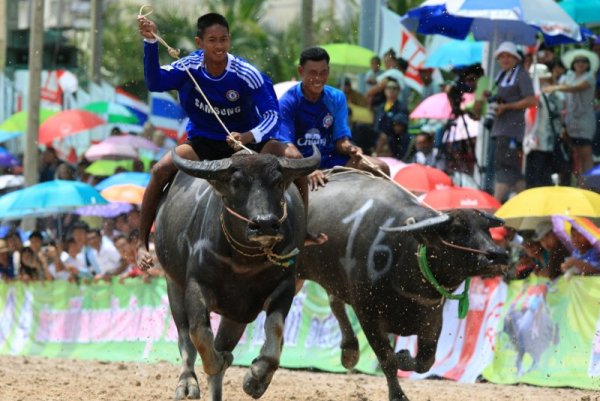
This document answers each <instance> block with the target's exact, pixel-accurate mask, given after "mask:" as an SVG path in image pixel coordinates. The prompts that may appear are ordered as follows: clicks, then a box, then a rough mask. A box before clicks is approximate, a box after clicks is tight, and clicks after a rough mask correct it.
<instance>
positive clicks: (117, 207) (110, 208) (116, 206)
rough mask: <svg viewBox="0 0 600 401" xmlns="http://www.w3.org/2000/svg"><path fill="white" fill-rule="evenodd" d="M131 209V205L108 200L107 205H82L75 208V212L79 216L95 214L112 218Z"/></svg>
mask: <svg viewBox="0 0 600 401" xmlns="http://www.w3.org/2000/svg"><path fill="white" fill-rule="evenodd" d="M132 209H133V205H132V204H130V203H123V202H110V203H109V204H107V205H93V206H82V207H79V208H77V209H75V213H76V214H79V215H81V216H96V217H106V218H112V217H117V216H119V215H121V214H123V213H128V212H130V211H131V210H132Z"/></svg>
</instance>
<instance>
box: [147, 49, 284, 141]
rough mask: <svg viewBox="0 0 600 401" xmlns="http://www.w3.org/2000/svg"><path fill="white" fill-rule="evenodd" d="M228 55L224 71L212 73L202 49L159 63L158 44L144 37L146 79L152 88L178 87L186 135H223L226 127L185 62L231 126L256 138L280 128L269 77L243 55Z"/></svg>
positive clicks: (224, 137) (175, 88) (173, 88)
mask: <svg viewBox="0 0 600 401" xmlns="http://www.w3.org/2000/svg"><path fill="white" fill-rule="evenodd" d="M228 58H229V61H228V63H227V67H226V68H225V71H224V72H223V74H221V75H220V76H218V77H213V76H211V75H209V74H208V72H207V71H206V69H205V66H204V53H203V51H202V50H197V51H195V52H193V53H191V54H189V55H188V56H186V57H183V58H181V59H179V60H177V61H175V62H173V63H171V64H169V65H165V66H162V67H161V66H160V63H159V59H158V44H157V43H149V42H144V79H145V81H146V85H147V86H148V89H149V90H150V91H152V92H164V91H168V90H177V91H178V92H179V102H180V103H181V107H182V108H183V109H184V110H185V112H186V113H187V115H188V117H189V119H190V122H189V124H188V126H187V132H188V137H189V138H194V137H205V138H209V139H216V140H223V141H224V140H225V139H226V137H227V133H226V131H225V130H224V129H223V127H222V126H221V124H220V123H219V121H218V120H217V119H216V118H215V116H214V115H213V114H212V111H211V110H210V107H209V106H208V104H207V103H206V101H205V100H204V98H203V97H202V94H200V93H199V92H198V91H197V90H196V87H195V85H194V82H193V81H192V79H191V78H190V77H189V75H188V73H187V72H186V67H187V69H188V71H189V72H190V73H191V74H192V76H193V77H194V79H195V80H196V81H197V82H198V85H199V86H200V88H201V89H202V91H203V92H204V94H205V95H206V97H207V98H208V100H209V101H210V104H211V105H212V106H213V108H214V110H215V112H216V113H217V114H218V115H219V117H220V118H221V120H222V121H223V123H224V124H225V126H226V127H227V129H229V131H235V132H240V133H242V132H246V131H250V132H252V134H253V135H254V139H255V141H256V142H261V141H264V140H265V139H268V138H270V137H272V136H274V135H275V133H277V132H278V129H279V105H278V102H277V97H276V96H275V91H274V90H273V84H272V82H271V80H270V79H269V78H268V77H267V76H265V75H264V74H262V73H261V72H260V71H258V70H257V69H256V68H255V67H254V66H252V65H251V64H250V63H248V62H247V61H246V60H244V59H242V58H240V57H236V56H233V55H231V54H228Z"/></svg>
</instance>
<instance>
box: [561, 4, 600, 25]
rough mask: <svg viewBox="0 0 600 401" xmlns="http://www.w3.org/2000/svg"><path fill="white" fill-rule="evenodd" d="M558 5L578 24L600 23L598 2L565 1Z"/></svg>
mask: <svg viewBox="0 0 600 401" xmlns="http://www.w3.org/2000/svg"><path fill="white" fill-rule="evenodd" d="M558 5H559V6H561V7H562V8H563V10H565V11H566V12H567V14H569V15H570V16H571V18H573V19H574V20H575V22H577V23H578V24H588V23H590V22H592V23H593V22H600V7H598V0H563V1H561V2H559V3H558Z"/></svg>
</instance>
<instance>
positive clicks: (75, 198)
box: [0, 180, 108, 218]
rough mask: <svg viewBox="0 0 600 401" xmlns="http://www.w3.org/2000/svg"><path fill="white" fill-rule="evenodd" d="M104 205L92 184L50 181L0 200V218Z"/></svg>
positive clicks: (9, 194) (104, 202) (12, 193)
mask: <svg viewBox="0 0 600 401" xmlns="http://www.w3.org/2000/svg"><path fill="white" fill-rule="evenodd" d="M106 203H108V201H107V200H106V199H104V198H103V197H102V196H101V195H100V193H99V192H98V191H97V190H96V189H95V188H94V187H92V186H91V185H88V184H84V183H83V182H79V181H65V180H53V181H46V182H43V183H41V184H36V185H33V186H31V187H27V188H23V189H19V190H17V191H14V192H10V193H8V194H6V195H3V196H2V197H0V217H2V218H5V217H15V216H18V215H19V214H25V215H32V214H34V213H35V214H36V215H45V214H55V213H59V212H63V211H68V210H71V209H75V208H77V207H79V206H85V205H102V204H106Z"/></svg>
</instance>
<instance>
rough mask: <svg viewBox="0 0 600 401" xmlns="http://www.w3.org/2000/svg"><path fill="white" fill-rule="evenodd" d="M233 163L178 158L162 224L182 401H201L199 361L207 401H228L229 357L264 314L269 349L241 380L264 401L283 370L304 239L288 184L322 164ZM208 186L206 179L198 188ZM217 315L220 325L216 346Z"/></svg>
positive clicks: (159, 233) (248, 158)
mask: <svg viewBox="0 0 600 401" xmlns="http://www.w3.org/2000/svg"><path fill="white" fill-rule="evenodd" d="M320 158H321V156H320V154H319V152H318V151H317V150H316V148H315V149H314V154H313V156H311V157H310V158H305V159H297V160H290V159H285V158H276V157H275V156H272V155H266V154H265V155H256V154H253V155H250V154H235V155H234V156H232V157H231V158H229V159H223V160H215V161H191V160H185V159H182V158H180V157H179V156H177V155H176V154H175V152H173V159H174V162H175V164H176V166H177V167H178V168H179V170H180V171H179V172H178V173H177V175H176V176H175V179H174V181H173V182H172V184H171V186H170V188H169V190H168V193H167V194H166V196H164V197H163V200H162V203H161V206H160V209H159V212H158V215H157V220H156V232H155V242H156V249H157V257H158V260H159V261H160V263H161V265H162V266H163V268H164V270H165V273H166V279H167V293H168V296H169V304H170V308H171V313H172V315H173V319H174V321H175V325H176V326H177V332H178V345H179V352H180V354H181V359H182V365H183V366H182V371H181V374H180V376H179V382H178V384H177V388H176V392H175V398H176V399H183V398H186V397H188V398H200V389H199V387H198V379H197V377H196V374H195V372H194V362H195V360H196V355H197V353H196V352H198V353H200V357H201V359H202V367H203V368H204V371H205V372H206V374H207V375H208V389H209V399H211V400H212V401H220V400H221V399H222V384H223V375H224V373H225V370H226V369H227V368H228V367H229V366H230V365H231V363H232V360H233V356H232V354H231V351H232V350H233V349H234V347H235V346H236V344H237V343H238V341H239V339H240V337H241V336H242V334H243V332H244V328H245V327H246V324H247V323H249V322H251V321H253V320H254V319H255V318H256V316H257V315H258V314H259V313H260V312H261V311H262V310H263V309H264V310H266V314H267V317H266V322H265V337H266V339H265V343H264V345H263V347H262V349H261V351H260V355H259V356H258V357H257V358H256V359H255V360H254V362H253V363H252V365H251V367H250V369H249V372H248V373H247V375H246V377H245V378H244V391H245V392H246V393H248V394H249V395H250V396H252V397H254V398H259V397H260V396H262V394H263V393H264V392H265V391H266V389H267V387H268V385H269V383H270V381H271V378H272V377H273V374H274V373H275V370H276V369H277V368H278V367H279V358H280V354H281V347H282V334H283V324H284V320H285V317H286V315H287V313H288V311H289V309H290V306H291V303H292V299H293V297H294V287H295V274H296V273H295V263H294V262H295V259H296V254H297V253H298V251H299V250H300V249H301V248H302V246H303V242H304V238H305V235H306V234H305V233H306V216H305V213H304V207H303V205H302V200H301V197H300V195H299V193H298V191H297V189H296V187H295V186H294V185H291V186H290V183H291V182H292V181H293V180H294V179H297V178H298V177H300V176H302V175H306V174H309V173H310V172H312V171H313V170H314V169H315V168H316V167H317V166H318V165H319V162H320ZM198 178H202V179H198ZM210 312H216V313H218V314H220V315H221V322H220V326H219V329H218V331H217V334H216V336H213V332H212V330H211V326H210V316H209V315H210Z"/></svg>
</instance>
